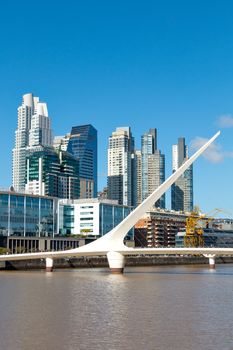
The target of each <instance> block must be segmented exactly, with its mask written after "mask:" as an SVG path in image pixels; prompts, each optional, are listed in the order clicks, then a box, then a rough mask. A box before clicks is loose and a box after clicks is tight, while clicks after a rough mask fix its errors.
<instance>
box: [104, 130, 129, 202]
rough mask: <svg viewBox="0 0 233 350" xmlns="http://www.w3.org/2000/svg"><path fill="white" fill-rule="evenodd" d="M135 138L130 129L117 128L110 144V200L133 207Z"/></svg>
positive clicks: (110, 138)
mask: <svg viewBox="0 0 233 350" xmlns="http://www.w3.org/2000/svg"><path fill="white" fill-rule="evenodd" d="M133 153H134V138H133V137H132V133H131V129H130V127H121V128H116V131H114V132H113V133H112V135H111V136H110V137H109V143H108V198H109V199H115V200H118V203H119V204H122V205H130V206H131V205H132V204H133V203H132V198H133V196H132V191H133V188H132V187H133V186H132V155H133Z"/></svg>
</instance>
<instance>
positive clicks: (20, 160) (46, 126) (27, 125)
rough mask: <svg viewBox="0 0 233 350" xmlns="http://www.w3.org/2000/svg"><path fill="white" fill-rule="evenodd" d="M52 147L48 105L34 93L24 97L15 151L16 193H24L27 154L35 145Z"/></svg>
mask: <svg viewBox="0 0 233 350" xmlns="http://www.w3.org/2000/svg"><path fill="white" fill-rule="evenodd" d="M39 144H40V145H44V146H50V145H51V144H52V132H51V127H50V119H49V117H48V110H47V105H46V104H45V103H41V102H39V97H34V96H33V94H32V93H29V94H25V95H23V100H22V105H21V106H19V107H18V124H17V130H16V132H15V147H14V149H13V152H12V153H13V154H12V155H13V164H12V184H13V187H14V189H15V190H16V191H24V189H25V179H26V176H25V175H26V152H27V149H28V147H33V146H34V145H39Z"/></svg>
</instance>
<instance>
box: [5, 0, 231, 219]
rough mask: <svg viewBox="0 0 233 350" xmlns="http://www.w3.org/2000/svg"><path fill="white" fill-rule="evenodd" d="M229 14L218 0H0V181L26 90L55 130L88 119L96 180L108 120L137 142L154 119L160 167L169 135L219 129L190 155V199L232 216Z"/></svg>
mask: <svg viewBox="0 0 233 350" xmlns="http://www.w3.org/2000/svg"><path fill="white" fill-rule="evenodd" d="M232 13H233V3H232V2H231V1H226V0H222V1H213V0H211V1H210V0H206V1H203V0H202V1H200V0H195V1H194V0H190V1H187V0H185V1H183V0H182V1H181V0H176V1H174V0H169V1H168V0H167V1H166V0H163V1H162V0H160V1H156V0H154V1H148V0H143V1H142V0H141V1H137V0H134V1H127V0H124V1H122V0H118V1H109V0H106V1H101V0H98V1H97V0H95V1H94V0H85V1H84V0H83V1H79V0H68V1H63V0H59V1H52V0H50V1H48V0H47V1H44V0H40V1H16V0H14V1H13V2H7V1H5V2H2V4H1V11H0V33H1V34H0V35H1V40H0V45H1V47H0V63H1V64H0V89H1V94H0V107H1V108H0V113H1V128H0V137H1V145H2V146H1V152H0V164H1V168H0V169H1V171H0V186H1V187H7V186H9V185H10V184H11V150H12V147H13V145H14V131H15V129H16V123H17V107H18V105H19V104H20V103H21V97H22V95H23V94H24V93H28V92H33V93H34V94H35V95H37V96H39V97H40V98H41V100H42V101H44V102H47V104H48V109H49V115H50V117H51V119H52V125H53V131H54V134H55V135H62V134H64V133H67V132H69V131H70V129H71V127H72V126H73V125H79V124H86V123H91V124H93V125H94V126H95V127H96V128H97V130H98V133H99V169H98V172H99V174H100V176H99V188H102V187H103V186H104V184H105V183H106V178H105V176H104V175H105V174H106V171H107V140H108V136H109V135H110V134H111V132H112V131H113V130H114V129H115V127H117V126H131V127H132V132H133V134H134V136H135V138H136V144H137V147H139V146H140V136H141V134H142V133H143V132H145V131H147V130H148V129H149V128H153V127H156V128H157V129H158V144H159V148H160V149H161V150H162V152H164V153H165V155H166V162H167V164H166V175H167V176H168V175H170V173H171V146H172V144H173V143H176V141H177V138H178V137H179V136H184V137H185V138H186V142H187V143H188V144H189V145H193V147H194V148H195V147H197V146H198V145H199V144H201V143H202V138H209V137H210V136H212V135H213V134H214V133H215V132H216V131H217V130H218V129H221V130H222V135H221V137H220V138H219V140H218V144H217V145H216V147H215V148H213V149H212V152H211V153H210V154H209V155H208V159H205V158H202V159H198V160H197V162H196V163H195V166H194V201H195V203H196V204H198V205H199V206H200V207H201V208H202V209H203V210H205V211H210V210H212V209H213V208H216V207H217V208H224V209H225V210H227V211H229V212H231V216H233V190H232V175H233V140H232V135H233V117H232V115H233V39H232V38H233V20H232ZM167 203H168V205H169V204H170V198H169V197H168V198H167ZM228 216H230V215H228Z"/></svg>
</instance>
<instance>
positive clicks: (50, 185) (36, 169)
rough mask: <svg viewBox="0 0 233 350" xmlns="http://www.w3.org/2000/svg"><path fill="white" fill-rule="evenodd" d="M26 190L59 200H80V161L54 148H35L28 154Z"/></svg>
mask: <svg viewBox="0 0 233 350" xmlns="http://www.w3.org/2000/svg"><path fill="white" fill-rule="evenodd" d="M26 161H27V178H26V190H27V191H28V192H30V193H33V194H38V195H48V196H53V197H58V198H68V199H76V198H79V194H80V185H79V161H78V160H77V159H76V158H75V157H74V156H72V155H71V154H69V153H68V152H64V151H56V150H54V149H53V148H52V147H38V148H37V149H36V148H33V149H32V150H31V151H30V152H29V151H28V154H27V158H26Z"/></svg>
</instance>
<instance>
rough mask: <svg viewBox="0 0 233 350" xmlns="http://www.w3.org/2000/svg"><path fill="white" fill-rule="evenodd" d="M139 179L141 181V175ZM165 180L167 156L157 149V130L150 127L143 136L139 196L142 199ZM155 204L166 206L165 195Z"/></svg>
mask: <svg viewBox="0 0 233 350" xmlns="http://www.w3.org/2000/svg"><path fill="white" fill-rule="evenodd" d="M138 181H140V179H139V176H138ZM164 181H165V156H164V154H162V153H161V151H160V150H158V149H157V130H156V129H150V130H149V132H147V133H145V134H143V135H142V137H141V198H140V196H139V198H140V199H141V201H143V200H144V199H146V198H147V197H148V196H149V195H150V194H151V193H152V192H153V191H154V190H155V189H156V188H157V187H159V186H160V185H161V184H162V183H163V182H164ZM139 186H140V185H138V187H139ZM138 203H140V202H139V201H138ZM155 206H157V207H161V208H165V195H163V196H162V197H161V198H160V199H159V200H158V201H157V202H156V203H155Z"/></svg>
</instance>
